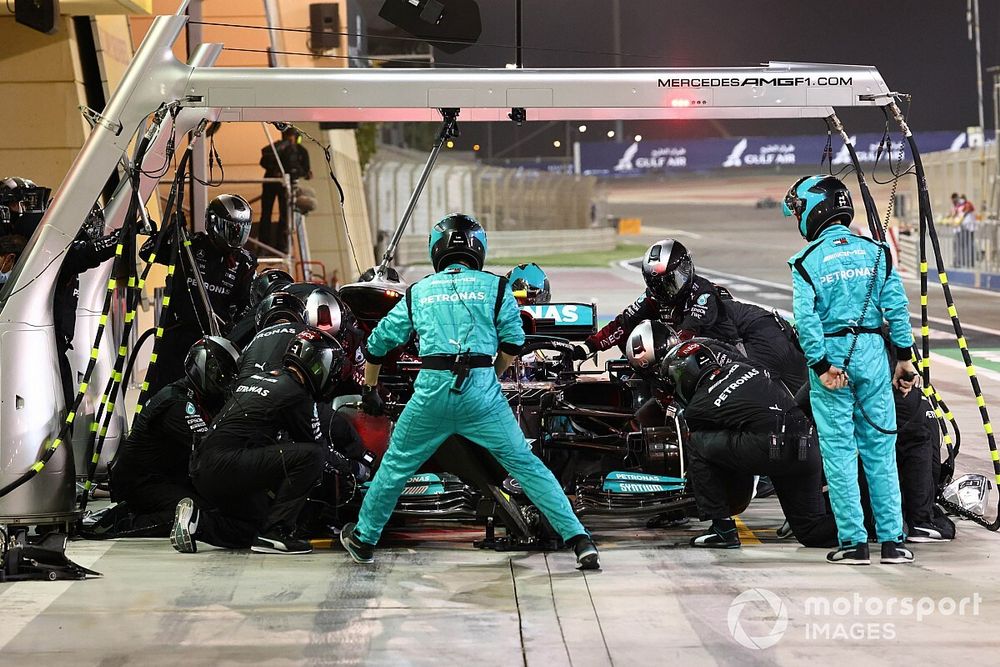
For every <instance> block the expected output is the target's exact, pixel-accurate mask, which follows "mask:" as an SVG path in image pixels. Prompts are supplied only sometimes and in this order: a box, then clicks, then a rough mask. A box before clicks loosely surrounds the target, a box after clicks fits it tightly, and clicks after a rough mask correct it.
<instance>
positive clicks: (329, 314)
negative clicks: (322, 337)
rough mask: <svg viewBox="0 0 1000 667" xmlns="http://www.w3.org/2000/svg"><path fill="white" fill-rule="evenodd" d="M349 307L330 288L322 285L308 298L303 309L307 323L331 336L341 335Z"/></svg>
mask: <svg viewBox="0 0 1000 667" xmlns="http://www.w3.org/2000/svg"><path fill="white" fill-rule="evenodd" d="M346 313H347V307H346V306H344V304H343V303H342V302H341V301H340V297H338V296H337V295H336V294H334V292H333V290H331V289H330V288H329V287H324V286H322V285H320V286H319V287H317V288H316V289H315V290H313V291H312V293H311V294H310V295H309V296H307V297H306V305H305V308H304V309H303V313H302V315H303V318H304V320H305V323H306V324H308V325H309V326H311V327H314V328H316V329H319V330H320V331H322V332H323V333H326V334H329V335H330V336H336V335H337V334H339V333H340V329H341V326H342V325H343V323H344V316H345V315H346Z"/></svg>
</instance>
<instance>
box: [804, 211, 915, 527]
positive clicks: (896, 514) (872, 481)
mask: <svg viewBox="0 0 1000 667" xmlns="http://www.w3.org/2000/svg"><path fill="white" fill-rule="evenodd" d="M879 245H880V244H879V243H877V242H876V241H872V240H871V239H867V238H864V237H861V236H856V235H855V234H852V233H851V232H850V231H849V230H848V229H847V228H846V227H844V226H843V225H833V226H831V227H828V228H827V229H826V230H824V231H823V232H822V233H821V234H820V235H819V237H818V238H817V239H816V240H815V241H812V242H811V243H809V244H808V245H806V247H805V248H803V249H802V250H801V251H800V252H799V253H797V254H796V255H794V256H792V258H791V259H789V261H788V263H789V265H790V266H791V269H792V286H793V287H794V295H793V301H792V309H793V311H794V315H795V321H796V325H797V327H798V333H799V342H800V343H801V345H802V349H803V351H804V352H805V355H806V360H807V361H808V363H809V366H810V368H811V370H812V372H811V373H810V374H809V381H810V393H809V396H810V401H811V403H812V410H813V416H814V418H815V420H816V427H817V429H818V431H819V442H820V451H821V452H822V454H823V468H824V471H825V473H826V478H827V483H828V484H829V488H830V503H831V504H832V506H833V512H834V515H835V516H836V518H837V533H838V537H839V539H840V542H841V544H842V545H847V544H858V543H861V542H866V541H867V539H868V533H867V531H866V530H865V526H864V518H863V514H862V511H861V499H860V493H859V489H858V463H857V459H858V456H859V455H860V457H861V463H862V466H863V467H864V471H865V477H866V479H867V480H868V485H869V488H870V489H871V501H872V511H873V513H874V515H875V525H876V533H877V535H878V539H879V541H880V542H887V541H901V540H902V539H903V524H902V513H901V509H900V492H899V477H898V473H897V471H896V450H895V441H896V436H895V435H886V434H884V433H880V432H879V431H878V430H876V429H875V428H874V427H873V426H872V425H871V424H869V423H868V421H867V420H866V419H865V417H864V416H863V415H862V413H861V407H860V406H864V410H865V412H866V413H867V414H868V416H869V417H870V418H871V420H872V421H873V422H875V423H876V424H878V425H879V426H880V427H881V428H883V429H886V430H893V429H895V427H896V410H895V405H894V404H893V398H892V384H891V379H892V377H891V374H890V370H889V363H888V358H887V356H886V353H885V352H886V351H885V342H884V340H883V338H882V336H881V333H880V328H881V326H882V322H883V320H885V321H888V323H889V338H890V340H891V341H892V344H893V346H894V347H895V353H896V358H897V359H898V360H901V361H902V360H909V359H910V348H911V347H912V345H913V333H912V331H911V330H910V316H909V313H908V311H907V305H908V304H907V300H906V292H905V291H904V290H903V283H902V281H901V280H900V278H899V274H898V273H896V270H895V269H894V268H893V267H892V261H891V259H890V255H889V249H888V247H887V246H885V245H884V244H883V245H882V251H881V255H880V253H879ZM876 259H878V263H877V264H876ZM873 271H875V272H876V273H875V277H874V282H872V272H873ZM870 285H873V288H872V292H871V297H870V299H871V301H870V305H869V306H868V310H867V312H866V313H865V316H864V321H858V318H860V317H861V314H862V310H863V309H864V304H865V300H866V297H867V295H868V289H869V286H870ZM855 337H856V338H857V346H856V348H855V350H854V355H853V357H852V359H851V362H850V366H849V367H848V368H847V369H846V371H847V373H848V376H849V378H850V385H851V386H850V387H847V388H844V389H836V390H829V389H827V388H826V387H824V386H823V383H822V382H821V381H820V379H819V376H820V375H821V374H823V373H825V372H826V370H827V369H829V367H830V366H831V365H833V366H836V367H838V368H841V369H843V368H844V360H845V358H846V356H847V353H848V350H849V349H850V347H851V344H852V342H853V341H854V339H855Z"/></svg>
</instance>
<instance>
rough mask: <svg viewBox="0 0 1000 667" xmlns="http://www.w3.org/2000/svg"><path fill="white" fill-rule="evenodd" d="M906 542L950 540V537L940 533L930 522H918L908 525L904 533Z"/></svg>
mask: <svg viewBox="0 0 1000 667" xmlns="http://www.w3.org/2000/svg"><path fill="white" fill-rule="evenodd" d="M906 541H907V542H951V538H950V537H948V536H947V535H945V534H944V533H942V532H941V531H940V530H939V529H938V527H937V526H935V525H934V524H932V523H918V524H914V525H913V526H910V531H909V532H908V533H907V535H906Z"/></svg>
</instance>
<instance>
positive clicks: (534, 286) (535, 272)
mask: <svg viewBox="0 0 1000 667" xmlns="http://www.w3.org/2000/svg"><path fill="white" fill-rule="evenodd" d="M507 281H508V282H509V283H510V288H511V289H512V290H513V291H514V296H515V297H516V298H517V302H518V303H520V304H529V305H530V304H535V303H548V302H549V301H551V300H552V289H551V288H550V287H549V277H548V276H547V275H545V271H542V267H540V266H538V265H537V264H535V263H534V262H529V263H528V264H518V265H517V266H515V267H514V268H513V269H511V270H510V272H509V273H508V274H507Z"/></svg>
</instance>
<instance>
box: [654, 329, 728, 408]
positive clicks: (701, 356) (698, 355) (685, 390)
mask: <svg viewBox="0 0 1000 667" xmlns="http://www.w3.org/2000/svg"><path fill="white" fill-rule="evenodd" d="M663 367H664V370H665V371H666V373H665V375H666V376H667V377H668V378H670V380H671V381H672V382H673V383H674V397H675V398H676V399H677V400H678V401H679V402H680V403H681V405H687V404H688V402H689V401H690V400H691V398H692V397H693V396H694V392H695V390H696V389H698V384H699V383H700V382H701V381H702V379H703V378H704V377H705V376H706V375H708V374H709V373H711V372H712V371H714V370H718V368H719V360H718V358H717V357H716V356H715V354H714V353H713V352H712V351H711V350H710V349H708V348H707V347H705V346H704V345H702V344H701V343H694V342H691V341H688V342H686V343H680V344H679V345H675V346H674V347H673V348H672V349H671V350H670V351H669V352H668V353H667V358H666V359H665V360H664V362H663Z"/></svg>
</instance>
